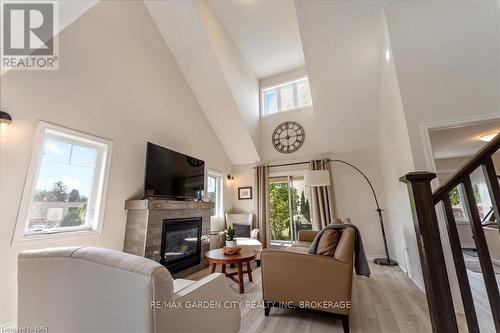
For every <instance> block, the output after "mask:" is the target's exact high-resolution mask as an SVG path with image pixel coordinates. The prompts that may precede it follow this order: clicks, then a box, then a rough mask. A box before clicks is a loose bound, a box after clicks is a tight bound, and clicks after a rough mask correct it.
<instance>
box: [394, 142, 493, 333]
mask: <svg viewBox="0 0 500 333" xmlns="http://www.w3.org/2000/svg"><path fill="white" fill-rule="evenodd" d="M499 148H500V135H497V136H496V138H495V139H493V140H492V141H491V142H489V143H488V144H487V145H486V146H485V147H484V148H483V149H481V151H479V152H478V153H477V154H476V155H475V156H474V157H473V158H472V159H471V160H470V161H469V162H468V163H467V164H466V165H465V166H464V167H462V168H461V169H460V170H459V171H458V172H457V173H456V174H455V175H453V177H451V179H449V180H448V181H447V182H446V183H445V184H444V185H442V186H440V187H439V188H438V189H437V190H436V191H434V193H433V192H432V190H431V181H432V180H433V179H434V178H436V174H434V173H430V172H412V173H409V174H407V175H406V176H404V177H402V178H401V179H400V180H401V181H402V182H404V183H406V184H407V185H408V191H409V194H410V202H411V207H412V213H413V223H414V226H415V232H416V234H417V243H418V249H419V253H420V262H421V265H422V273H423V277H424V283H425V289H426V294H427V304H428V307H429V314H430V319H431V325H432V329H433V331H434V332H446V333H448V332H458V325H457V319H456V315H455V310H454V306H453V299H452V295H451V288H450V283H449V280H448V273H447V271H446V264H445V258H444V254H443V248H442V243H441V238H440V235H439V226H438V218H437V213H436V206H437V205H439V204H440V203H441V204H442V205H443V206H444V212H445V216H446V219H445V222H446V228H447V232H448V238H449V242H450V246H451V252H452V254H453V261H454V264H455V270H456V274H457V279H458V284H459V289H460V293H461V296H462V303H463V307H464V310H465V318H466V321H467V327H468V329H469V332H479V325H478V320H477V315H476V309H475V307H474V301H473V298H472V291H471V288H470V284H469V278H468V275H467V270H466V268H465V262H464V258H463V254H462V247H461V245H460V239H459V236H458V230H457V225H456V221H455V217H454V215H453V209H452V204H451V200H450V192H451V191H453V190H454V189H455V188H456V187H457V186H460V187H461V188H462V190H463V193H464V194H465V198H464V199H463V201H464V202H463V203H462V204H463V206H464V209H465V211H466V213H467V216H468V217H469V219H470V225H471V229H472V234H473V236H474V237H473V238H474V242H475V244H476V249H477V254H478V257H479V262H480V266H481V270H482V272H483V278H484V284H485V287H486V292H487V294H488V300H489V303H490V308H491V313H492V317H493V322H494V324H495V328H496V331H497V332H500V295H499V292H498V285H497V282H496V279H495V273H494V270H493V264H492V261H491V257H490V252H489V250H488V245H487V243H486V238H485V235H484V231H483V226H482V224H481V218H480V215H479V210H478V207H477V205H476V201H475V197H474V189H473V185H472V181H471V177H470V176H471V174H472V173H473V172H474V171H475V170H476V169H478V168H482V170H483V173H484V177H485V180H486V184H487V186H488V190H489V194H490V198H491V202H492V205H493V210H494V213H495V216H496V221H497V223H498V224H499V232H500V222H499V221H500V210H499V208H500V185H499V181H498V178H497V175H496V172H495V166H494V164H493V159H492V156H493V154H495V152H496V151H497V150H498V149H499Z"/></svg>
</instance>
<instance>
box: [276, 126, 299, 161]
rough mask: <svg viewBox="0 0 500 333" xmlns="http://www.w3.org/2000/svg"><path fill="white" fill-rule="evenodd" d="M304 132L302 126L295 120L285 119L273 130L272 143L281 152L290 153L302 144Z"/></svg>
mask: <svg viewBox="0 0 500 333" xmlns="http://www.w3.org/2000/svg"><path fill="white" fill-rule="evenodd" d="M305 137H306V134H305V132H304V128H303V127H302V126H301V125H300V124H299V123H297V122H295V121H285V122H284V123H282V124H280V125H278V127H276V129H275V130H274V132H273V138H272V140H273V145H274V148H276V150H277V151H279V152H280V153H283V154H291V153H294V152H296V151H297V150H299V148H300V147H301V146H302V145H303V144H304V140H305Z"/></svg>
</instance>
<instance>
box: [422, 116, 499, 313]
mask: <svg viewBox="0 0 500 333" xmlns="http://www.w3.org/2000/svg"><path fill="white" fill-rule="evenodd" d="M495 120H498V121H500V115H498V113H489V114H483V115H478V116H472V117H463V118H460V119H456V120H451V121H441V122H434V123H425V124H420V135H421V137H422V143H423V148H424V154H425V158H426V161H427V169H428V170H429V171H430V172H433V173H436V174H437V167H436V162H435V160H434V151H433V149H432V143H431V136H430V132H431V131H436V130H444V129H450V128H459V127H466V126H470V125H475V124H481V123H485V122H488V121H495ZM438 186H439V181H438V180H437V179H434V180H433V181H432V182H431V187H432V190H433V191H434V190H435V189H437V188H438ZM436 213H437V217H438V226H439V231H440V236H441V241H442V243H443V252H444V255H445V263H446V270H447V272H448V279H449V281H450V286H451V292H452V296H453V303H454V307H455V313H457V314H464V313H465V311H464V307H463V304H462V301H461V300H462V296H461V293H460V288H459V286H458V279H457V275H456V271H455V263H454V262H453V255H452V252H451V246H450V242H449V238H448V233H447V231H446V230H447V227H446V223H445V219H446V214H445V211H444V209H443V206H442V205H437V206H436Z"/></svg>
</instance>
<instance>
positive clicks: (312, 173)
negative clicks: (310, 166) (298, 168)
mask: <svg viewBox="0 0 500 333" xmlns="http://www.w3.org/2000/svg"><path fill="white" fill-rule="evenodd" d="M304 183H305V185H306V186H312V187H317V186H328V185H330V171H328V170H309V171H306V173H305V175H304Z"/></svg>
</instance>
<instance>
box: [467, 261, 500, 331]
mask: <svg viewBox="0 0 500 333" xmlns="http://www.w3.org/2000/svg"><path fill="white" fill-rule="evenodd" d="M467 275H468V276H469V283H470V286H471V289H472V297H473V299H474V306H475V308H476V315H477V320H478V323H479V329H480V330H481V332H495V326H494V324H493V318H492V316H491V309H490V303H489V302H488V295H487V293H486V288H485V286H484V280H483V275H482V273H475V272H472V271H470V270H467ZM495 277H496V279H497V284H498V285H499V286H500V275H499V274H496V275H495ZM459 318H460V321H459V324H460V326H459V328H460V331H462V332H467V328H466V327H467V324H466V322H465V316H459Z"/></svg>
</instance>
